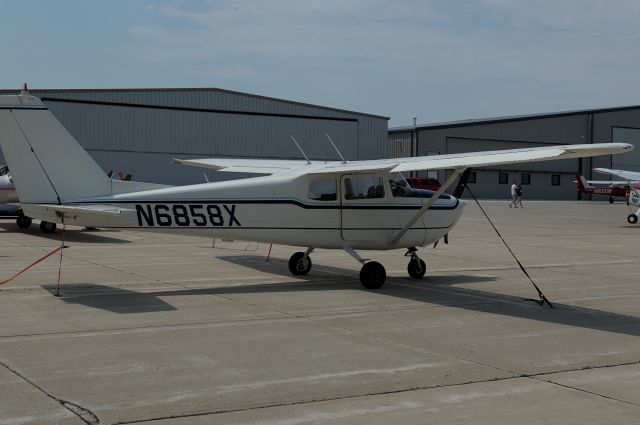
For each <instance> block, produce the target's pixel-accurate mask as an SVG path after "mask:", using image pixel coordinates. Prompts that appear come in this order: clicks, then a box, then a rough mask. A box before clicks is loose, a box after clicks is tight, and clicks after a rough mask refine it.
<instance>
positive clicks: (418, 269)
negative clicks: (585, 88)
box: [404, 247, 427, 279]
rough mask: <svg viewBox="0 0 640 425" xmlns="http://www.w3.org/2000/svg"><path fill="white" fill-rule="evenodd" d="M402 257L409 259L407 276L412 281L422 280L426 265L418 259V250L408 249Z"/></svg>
mask: <svg viewBox="0 0 640 425" xmlns="http://www.w3.org/2000/svg"><path fill="white" fill-rule="evenodd" d="M404 256H405V257H411V260H409V265H408V266H407V271H408V272H409V276H411V277H412V278H414V279H422V277H423V276H424V274H425V273H426V272H427V264H426V263H425V262H424V261H423V260H422V259H421V258H420V257H418V250H417V249H416V248H415V247H414V248H409V249H408V250H407V252H406V253H405V254H404Z"/></svg>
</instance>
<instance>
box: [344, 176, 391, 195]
mask: <svg viewBox="0 0 640 425" xmlns="http://www.w3.org/2000/svg"><path fill="white" fill-rule="evenodd" d="M344 191H345V192H344V198H345V199H375V198H384V180H383V179H382V177H380V176H362V177H348V178H346V179H344Z"/></svg>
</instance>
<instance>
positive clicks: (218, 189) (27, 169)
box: [0, 92, 633, 289]
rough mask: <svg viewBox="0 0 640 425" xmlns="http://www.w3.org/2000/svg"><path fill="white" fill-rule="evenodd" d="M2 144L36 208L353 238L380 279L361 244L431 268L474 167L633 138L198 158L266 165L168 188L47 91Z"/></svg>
mask: <svg viewBox="0 0 640 425" xmlns="http://www.w3.org/2000/svg"><path fill="white" fill-rule="evenodd" d="M0 145H1V147H2V150H3V153H4V155H5V158H6V159H7V161H8V164H9V166H10V167H11V169H12V170H15V174H14V182H15V185H16V189H17V191H18V196H19V198H20V203H21V205H22V208H23V210H24V212H25V214H26V215H28V216H29V217H34V218H38V219H40V220H45V221H49V222H54V223H64V224H74V225H80V226H96V227H116V228H136V229H139V228H145V229H155V230H165V231H166V230H171V231H178V230H181V229H188V230H190V231H200V232H201V233H204V234H206V235H207V236H213V235H215V236H219V237H223V238H229V239H236V240H246V241H257V242H267V243H277V244H285V245H295V246H301V247H306V248H307V249H306V251H304V252H296V253H295V254H293V255H292V256H291V259H290V260H289V269H290V271H291V272H292V273H293V274H294V275H304V274H306V273H308V272H309V270H310V269H311V258H310V256H309V254H311V252H312V251H313V249H314V248H333V249H343V250H345V251H346V252H348V253H349V254H350V255H351V256H353V257H354V258H355V259H356V260H358V261H359V262H360V263H361V264H362V269H361V271H360V281H361V282H362V284H363V285H364V286H365V287H366V288H371V289H375V288H380V287H381V286H382V285H383V283H384V281H385V278H386V272H385V269H384V267H383V266H382V265H381V264H379V263H377V262H375V261H367V260H365V259H363V258H361V257H360V255H358V253H357V251H356V250H359V249H378V250H389V249H397V248H407V249H408V251H407V254H406V255H407V256H410V261H409V266H408V271H409V274H410V275H411V276H412V277H414V278H421V277H422V276H423V275H424V274H425V271H426V265H425V262H424V261H423V260H421V259H420V258H419V257H418V255H417V249H416V247H418V246H426V245H428V244H432V243H434V242H436V241H438V240H440V238H443V237H444V236H445V235H446V234H447V233H448V232H449V231H450V230H451V228H452V227H453V226H454V225H455V224H456V223H457V221H458V219H459V218H460V215H461V214H462V209H463V202H462V201H461V200H459V199H457V198H456V197H454V196H450V195H447V194H444V191H445V190H446V189H447V188H449V187H450V186H451V185H452V184H453V183H454V182H455V181H456V180H457V178H458V177H459V176H460V175H461V174H462V173H463V172H464V171H465V169H467V168H470V167H474V168H475V167H483V166H494V165H499V164H511V163H523V162H533V161H545V160H562V159H570V158H582V157H589V156H596V155H610V154H615V153H622V152H627V151H630V150H631V149H633V146H632V145H629V144H624V143H608V144H591V145H566V146H549V147H541V148H527V149H512V150H501V151H491V152H473V153H464V154H454V155H440V156H430V157H412V158H393V159H382V160H372V161H353V162H349V161H335V162H311V161H308V160H306V161H305V160H302V161H297V160H291V161H287V160H254V159H225V158H217V159H204V160H203V159H196V160H178V162H180V163H182V164H186V165H194V166H198V167H205V168H209V169H214V170H218V171H227V172H234V171H235V172H244V173H246V172H251V173H257V174H265V176H261V177H253V178H247V179H239V180H233V181H224V182H214V183H204V184H195V185H190V186H176V187H164V188H158V186H157V185H152V184H148V183H139V182H130V181H119V180H111V179H109V178H108V177H107V176H106V175H105V174H104V172H103V171H102V169H100V167H99V166H98V165H97V164H96V163H95V162H94V161H93V159H92V158H91V157H90V156H89V155H88V154H87V153H86V152H85V151H84V150H83V149H82V147H81V146H80V145H79V144H78V143H77V142H76V141H75V139H74V138H73V137H72V136H71V135H70V134H69V133H68V132H67V130H66V129H65V128H64V127H63V126H62V125H61V124H60V123H59V122H58V121H57V120H56V118H55V117H54V116H53V114H51V112H49V111H48V110H47V107H46V106H45V105H44V104H43V103H42V102H41V101H40V100H39V99H38V98H35V97H33V96H30V95H28V94H27V93H24V92H23V93H22V94H20V95H8V96H0ZM445 169H446V170H452V172H451V173H450V176H449V178H448V179H447V180H446V182H445V183H444V184H442V186H441V187H440V189H439V190H437V191H436V192H431V191H426V190H412V189H410V188H409V186H408V185H407V183H406V181H405V179H404V178H403V177H402V174H400V173H401V172H406V171H414V170H445Z"/></svg>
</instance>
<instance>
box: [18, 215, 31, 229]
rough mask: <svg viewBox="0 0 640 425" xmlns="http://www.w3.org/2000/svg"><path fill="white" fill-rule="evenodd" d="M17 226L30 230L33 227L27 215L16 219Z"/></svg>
mask: <svg viewBox="0 0 640 425" xmlns="http://www.w3.org/2000/svg"><path fill="white" fill-rule="evenodd" d="M16 224H17V225H18V227H19V228H21V229H28V228H29V226H31V219H30V218H29V217H27V216H26V215H19V216H18V218H17V219H16Z"/></svg>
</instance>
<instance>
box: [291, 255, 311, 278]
mask: <svg viewBox="0 0 640 425" xmlns="http://www.w3.org/2000/svg"><path fill="white" fill-rule="evenodd" d="M311 251H313V248H309V249H308V250H307V252H296V253H295V254H293V255H292V256H291V258H289V271H290V272H291V274H292V275H294V276H304V275H306V274H307V273H309V270H311V265H312V263H311V257H309V254H311Z"/></svg>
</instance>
